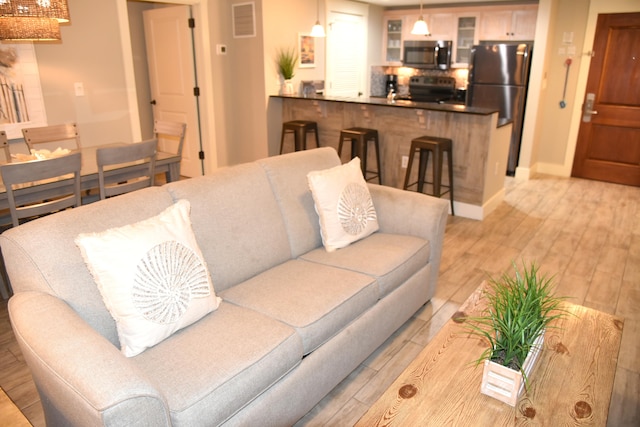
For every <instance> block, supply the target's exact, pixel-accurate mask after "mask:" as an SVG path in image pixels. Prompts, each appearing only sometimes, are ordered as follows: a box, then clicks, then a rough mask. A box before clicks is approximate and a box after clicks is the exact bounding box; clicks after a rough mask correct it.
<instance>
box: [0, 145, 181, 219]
mask: <svg viewBox="0 0 640 427" xmlns="http://www.w3.org/2000/svg"><path fill="white" fill-rule="evenodd" d="M124 144H125V143H111V144H104V145H96V146H88V147H81V148H80V152H81V153H82V168H81V170H80V188H81V190H82V191H83V192H84V191H87V190H92V189H97V188H99V184H98V165H97V162H96V151H97V150H98V148H102V147H113V146H119V145H124ZM180 161H181V156H179V155H177V154H175V153H167V152H164V151H158V153H157V155H156V165H155V172H156V173H157V174H160V173H164V174H165V177H166V180H167V182H173V181H177V180H179V179H180ZM14 163H15V162H14ZM138 163H139V162H138ZM135 164H136V163H131V164H125V165H122V166H118V167H116V168H114V169H111V168H110V169H109V170H113V172H112V173H113V174H114V175H115V176H117V177H118V179H122V180H123V181H124V180H126V179H128V178H130V177H133V176H138V175H139V174H137V173H136V172H135V170H134V169H135ZM64 192H65V191H64V180H58V181H47V182H42V183H34V184H33V185H29V186H28V187H26V188H23V189H21V192H20V196H19V200H20V202H26V203H31V202H37V201H39V200H45V199H48V198H54V197H57V196H60V195H62V194H63V193H64ZM2 209H9V203H8V201H7V190H6V188H5V186H4V183H2V177H0V210H2Z"/></svg>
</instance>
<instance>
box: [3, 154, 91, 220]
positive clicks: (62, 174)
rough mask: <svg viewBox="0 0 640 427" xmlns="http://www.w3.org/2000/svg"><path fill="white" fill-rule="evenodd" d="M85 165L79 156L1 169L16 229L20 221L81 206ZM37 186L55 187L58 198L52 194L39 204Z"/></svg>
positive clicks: (11, 165)
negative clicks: (82, 171)
mask: <svg viewBox="0 0 640 427" xmlns="http://www.w3.org/2000/svg"><path fill="white" fill-rule="evenodd" d="M81 165H82V160H81V154H80V153H79V152H74V153H71V154H68V155H65V156H60V157H53V158H50V159H43V160H30V161H27V162H16V163H7V164H3V165H0V174H1V175H2V181H3V183H4V186H5V188H6V190H7V202H8V204H9V211H10V212H11V221H12V223H13V226H14V227H16V226H18V225H19V224H20V220H21V219H24V218H32V217H37V216H42V215H46V214H50V213H54V212H58V211H60V210H62V209H66V208H70V207H76V206H80V205H81V204H82V200H81V196H80V167H81ZM69 175H73V177H70V176H69ZM34 183H38V184H42V185H49V186H52V185H55V189H56V191H55V195H54V194H48V195H47V199H46V200H37V198H36V196H34V185H33V184H34Z"/></svg>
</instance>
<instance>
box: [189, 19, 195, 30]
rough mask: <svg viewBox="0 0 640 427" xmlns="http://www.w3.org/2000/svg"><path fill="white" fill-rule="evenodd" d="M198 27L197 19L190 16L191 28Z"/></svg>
mask: <svg viewBox="0 0 640 427" xmlns="http://www.w3.org/2000/svg"><path fill="white" fill-rule="evenodd" d="M195 27H196V20H195V19H194V18H189V28H195Z"/></svg>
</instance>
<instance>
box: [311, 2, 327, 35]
mask: <svg viewBox="0 0 640 427" xmlns="http://www.w3.org/2000/svg"><path fill="white" fill-rule="evenodd" d="M316 8H317V15H316V25H314V26H313V28H311V37H325V33H324V27H323V26H322V25H320V0H316Z"/></svg>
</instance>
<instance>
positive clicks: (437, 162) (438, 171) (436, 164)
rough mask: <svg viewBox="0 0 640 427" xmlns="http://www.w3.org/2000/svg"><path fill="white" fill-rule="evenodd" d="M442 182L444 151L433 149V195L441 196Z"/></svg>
mask: <svg viewBox="0 0 640 427" xmlns="http://www.w3.org/2000/svg"><path fill="white" fill-rule="evenodd" d="M441 184H442V151H441V150H439V149H435V150H433V195H434V196H436V197H438V198H439V197H440V196H441V195H442V194H441V193H440V190H441V188H440V185H441Z"/></svg>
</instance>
